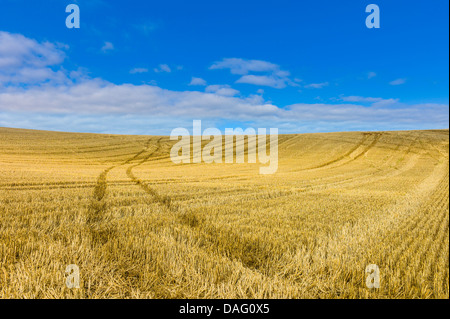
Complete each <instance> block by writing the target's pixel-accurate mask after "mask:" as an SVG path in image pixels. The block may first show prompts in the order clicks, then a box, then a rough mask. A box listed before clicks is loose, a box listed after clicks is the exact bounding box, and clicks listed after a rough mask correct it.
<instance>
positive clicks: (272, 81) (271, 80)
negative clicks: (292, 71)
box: [236, 74, 286, 89]
mask: <svg viewBox="0 0 450 319" xmlns="http://www.w3.org/2000/svg"><path fill="white" fill-rule="evenodd" d="M236 83H247V84H254V85H262V86H270V87H273V88H276V89H282V88H285V87H286V79H283V78H277V77H273V76H267V75H253V74H249V75H244V76H242V77H241V78H240V79H238V80H237V81H236Z"/></svg>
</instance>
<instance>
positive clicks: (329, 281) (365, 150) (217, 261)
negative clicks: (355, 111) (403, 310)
mask: <svg viewBox="0 0 450 319" xmlns="http://www.w3.org/2000/svg"><path fill="white" fill-rule="evenodd" d="M174 143H175V142H174V141H170V139H169V137H161V136H124V135H105V134H82V133H61V132H48V131H34V130H22V129H10V128H0V298H21V297H28V298H116V297H120V298H318V297H320V298H449V199H448V196H449V131H448V130H434V131H399V132H397V131H396V132H348V133H326V134H325V133H323V134H298V135H280V136H279V164H278V171H277V172H276V173H275V174H273V175H260V174H259V173H258V172H259V167H260V166H261V164H259V163H257V164H205V163H200V164H178V165H176V164H174V163H172V161H171V159H170V157H169V155H170V149H171V147H172V145H174ZM69 264H76V265H78V266H79V268H80V275H81V287H80V288H79V289H69V288H67V287H66V286H65V279H64V278H65V275H66V274H65V269H66V266H67V265H69ZM369 264H376V265H378V266H379V269H380V288H379V289H368V288H367V287H366V276H367V274H366V273H365V269H366V266H367V265H369Z"/></svg>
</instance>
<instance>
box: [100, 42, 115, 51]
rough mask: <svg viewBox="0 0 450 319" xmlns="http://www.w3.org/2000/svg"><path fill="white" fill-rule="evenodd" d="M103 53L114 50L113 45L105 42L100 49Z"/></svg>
mask: <svg viewBox="0 0 450 319" xmlns="http://www.w3.org/2000/svg"><path fill="white" fill-rule="evenodd" d="M101 50H102V51H103V52H107V51H111V50H114V44H112V43H111V42H105V43H104V44H103V46H102V49H101Z"/></svg>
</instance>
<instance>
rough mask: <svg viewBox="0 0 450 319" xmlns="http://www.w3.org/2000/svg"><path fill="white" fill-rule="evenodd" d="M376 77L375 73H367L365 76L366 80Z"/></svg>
mask: <svg viewBox="0 0 450 319" xmlns="http://www.w3.org/2000/svg"><path fill="white" fill-rule="evenodd" d="M376 76H377V74H376V73H375V72H369V73H368V74H367V78H368V79H371V78H374V77H376Z"/></svg>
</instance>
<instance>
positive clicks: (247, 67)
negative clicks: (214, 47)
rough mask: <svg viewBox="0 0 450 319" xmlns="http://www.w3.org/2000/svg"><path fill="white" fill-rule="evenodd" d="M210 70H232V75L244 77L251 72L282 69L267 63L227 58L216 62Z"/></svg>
mask: <svg viewBox="0 0 450 319" xmlns="http://www.w3.org/2000/svg"><path fill="white" fill-rule="evenodd" d="M209 68H210V69H211V70H215V69H230V72H231V73H232V74H240V75H244V74H248V73H249V72H274V71H277V70H279V68H280V67H279V66H278V65H277V64H273V63H270V62H267V61H261V60H244V59H239V58H226V59H223V60H222V61H217V62H214V63H213V65H211V66H210V67H209Z"/></svg>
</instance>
